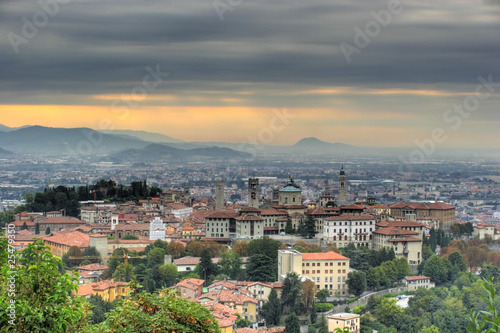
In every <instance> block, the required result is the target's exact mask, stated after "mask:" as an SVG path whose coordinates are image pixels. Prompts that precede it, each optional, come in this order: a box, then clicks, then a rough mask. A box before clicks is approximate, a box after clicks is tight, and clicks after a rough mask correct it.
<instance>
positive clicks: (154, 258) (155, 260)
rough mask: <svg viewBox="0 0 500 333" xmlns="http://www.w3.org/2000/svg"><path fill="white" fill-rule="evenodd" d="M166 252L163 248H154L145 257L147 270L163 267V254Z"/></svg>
mask: <svg viewBox="0 0 500 333" xmlns="http://www.w3.org/2000/svg"><path fill="white" fill-rule="evenodd" d="M166 253H167V251H166V250H165V249H163V248H159V247H156V248H154V249H152V250H151V251H150V252H149V253H148V255H147V263H148V268H153V267H155V266H160V265H163V263H164V262H165V254H166Z"/></svg>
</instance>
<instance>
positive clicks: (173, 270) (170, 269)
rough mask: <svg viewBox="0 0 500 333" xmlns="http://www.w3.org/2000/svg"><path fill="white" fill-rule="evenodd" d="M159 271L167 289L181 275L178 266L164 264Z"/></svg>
mask: <svg viewBox="0 0 500 333" xmlns="http://www.w3.org/2000/svg"><path fill="white" fill-rule="evenodd" d="M159 270H160V275H161V277H162V279H163V281H164V283H165V284H166V287H171V286H172V285H173V284H174V283H175V279H177V276H178V275H179V272H178V271H177V266H176V265H174V264H164V265H161V266H160V267H159Z"/></svg>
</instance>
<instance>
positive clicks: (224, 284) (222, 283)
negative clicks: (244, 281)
mask: <svg viewBox="0 0 500 333" xmlns="http://www.w3.org/2000/svg"><path fill="white" fill-rule="evenodd" d="M219 286H220V287H224V288H226V289H230V290H231V289H238V286H237V285H236V284H235V283H232V282H229V281H224V280H221V281H215V282H214V283H212V284H211V285H209V286H208V289H213V288H216V287H219Z"/></svg>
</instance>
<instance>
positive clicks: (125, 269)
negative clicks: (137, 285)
mask: <svg viewBox="0 0 500 333" xmlns="http://www.w3.org/2000/svg"><path fill="white" fill-rule="evenodd" d="M136 278H137V276H136V275H135V273H134V266H132V265H131V264H129V263H127V264H126V263H123V264H120V265H118V267H117V268H116V270H115V272H114V273H113V280H115V281H123V282H130V281H132V280H135V279H136Z"/></svg>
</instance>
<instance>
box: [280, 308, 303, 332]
mask: <svg viewBox="0 0 500 333" xmlns="http://www.w3.org/2000/svg"><path fill="white" fill-rule="evenodd" d="M284 333H300V323H299V317H297V315H296V314H295V312H293V313H292V314H291V315H289V316H288V317H287V318H286V320H285V330H284Z"/></svg>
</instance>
